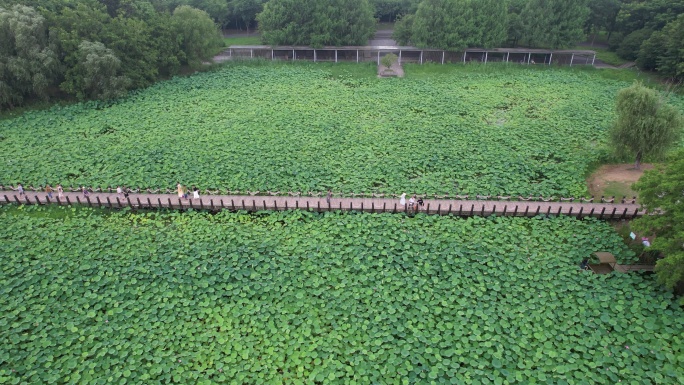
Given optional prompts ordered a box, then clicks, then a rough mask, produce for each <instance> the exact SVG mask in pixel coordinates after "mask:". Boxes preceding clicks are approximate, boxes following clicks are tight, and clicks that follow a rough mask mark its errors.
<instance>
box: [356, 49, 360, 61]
mask: <svg viewBox="0 0 684 385" xmlns="http://www.w3.org/2000/svg"><path fill="white" fill-rule="evenodd" d="M356 62H357V63H358V62H359V50H358V49H357V50H356Z"/></svg>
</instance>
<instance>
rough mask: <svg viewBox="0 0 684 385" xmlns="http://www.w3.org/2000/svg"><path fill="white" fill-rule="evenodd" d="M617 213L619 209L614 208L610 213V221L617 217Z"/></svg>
mask: <svg viewBox="0 0 684 385" xmlns="http://www.w3.org/2000/svg"><path fill="white" fill-rule="evenodd" d="M616 211H617V207H613V212H612V213H610V219H613V217H614V216H615V212H616Z"/></svg>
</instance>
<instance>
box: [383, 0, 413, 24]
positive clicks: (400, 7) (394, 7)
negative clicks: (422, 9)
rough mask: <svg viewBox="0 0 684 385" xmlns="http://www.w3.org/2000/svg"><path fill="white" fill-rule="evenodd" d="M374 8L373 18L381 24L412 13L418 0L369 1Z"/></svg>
mask: <svg viewBox="0 0 684 385" xmlns="http://www.w3.org/2000/svg"><path fill="white" fill-rule="evenodd" d="M371 3H372V5H373V7H374V8H375V18H377V19H378V20H379V21H381V22H391V21H394V20H396V18H397V17H399V16H401V15H406V14H409V13H414V12H415V11H416V7H418V3H420V0H371Z"/></svg>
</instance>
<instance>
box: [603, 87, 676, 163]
mask: <svg viewBox="0 0 684 385" xmlns="http://www.w3.org/2000/svg"><path fill="white" fill-rule="evenodd" d="M616 106H617V115H618V117H617V120H616V121H615V123H614V124H613V127H612V129H611V132H610V138H611V142H612V144H613V145H614V147H615V149H616V150H617V152H618V153H619V154H627V153H629V154H633V155H634V156H635V158H636V160H635V163H634V167H635V168H636V169H639V168H640V165H641V160H642V159H643V158H644V157H647V156H653V157H659V156H662V155H663V154H664V153H665V151H666V150H667V149H668V148H669V147H671V146H672V145H674V143H676V142H677V140H678V138H679V136H680V135H681V130H682V117H681V115H680V113H679V111H677V109H676V108H675V107H673V106H671V105H669V104H667V103H665V101H664V100H663V97H662V96H660V95H658V94H657V93H656V91H654V90H652V89H650V88H646V87H644V86H643V85H641V84H640V83H635V84H633V85H632V86H631V87H628V88H624V89H622V90H620V92H618V96H617V104H616Z"/></svg>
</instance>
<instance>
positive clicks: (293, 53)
mask: <svg viewBox="0 0 684 385" xmlns="http://www.w3.org/2000/svg"><path fill="white" fill-rule="evenodd" d="M292 61H295V50H294V48H293V49H292Z"/></svg>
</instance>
